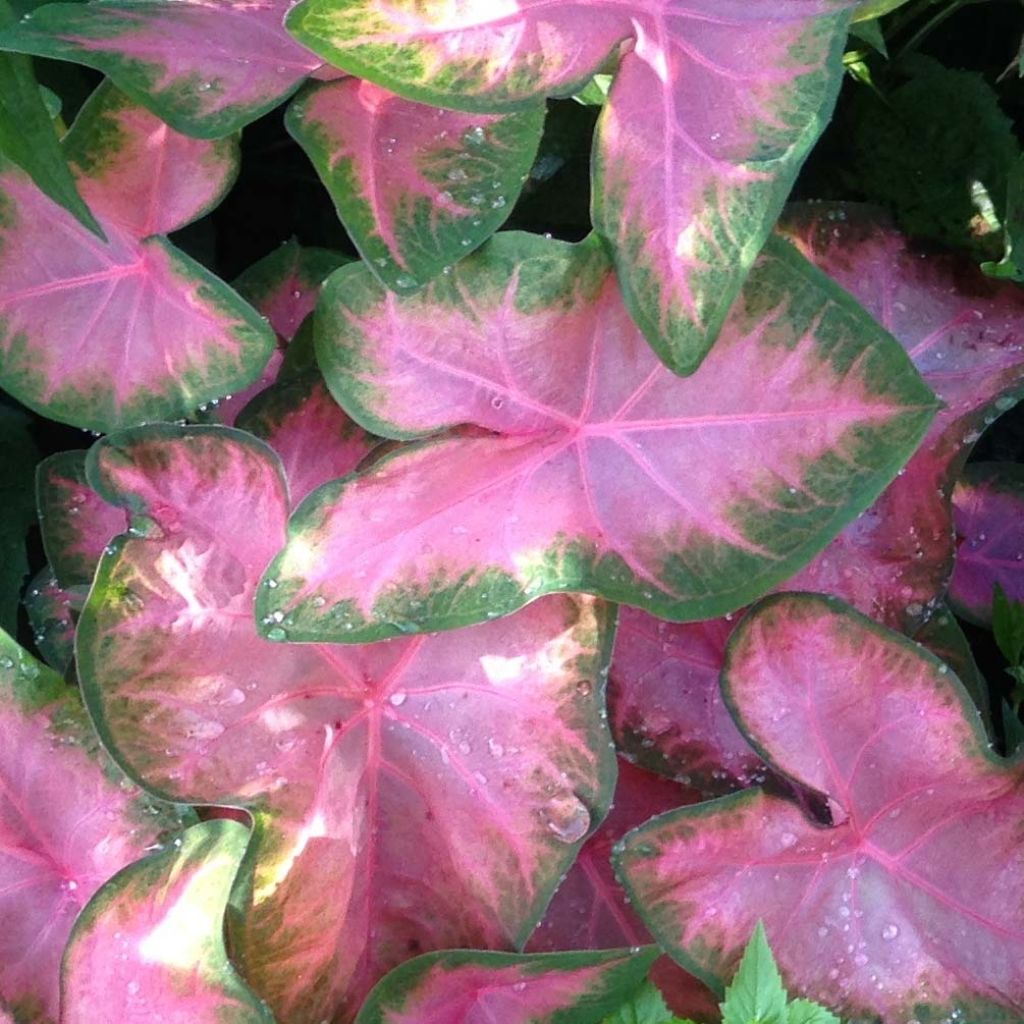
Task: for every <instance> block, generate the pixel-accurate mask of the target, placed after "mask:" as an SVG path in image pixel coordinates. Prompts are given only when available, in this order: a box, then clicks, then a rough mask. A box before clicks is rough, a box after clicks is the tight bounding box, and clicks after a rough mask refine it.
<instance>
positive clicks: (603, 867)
mask: <svg viewBox="0 0 1024 1024" xmlns="http://www.w3.org/2000/svg"><path fill="white" fill-rule="evenodd" d="M625 610H627V609H624V611H625ZM699 799H700V796H699V794H697V793H696V792H695V791H694V790H692V789H687V788H685V787H683V786H680V785H679V784H678V783H675V782H670V781H669V780H667V779H663V778H659V777H658V776H657V775H652V774H651V773H650V772H646V771H643V770H641V769H640V768H634V767H633V765H631V764H630V763H629V762H628V761H622V760H620V761H619V780H618V783H617V784H616V786H615V801H614V803H613V805H612V810H611V812H610V813H609V815H608V817H607V818H606V819H605V820H604V823H603V824H602V825H601V827H600V828H599V829H598V830H597V831H596V832H595V833H594V834H593V835H592V836H591V837H590V838H589V839H588V840H587V841H586V842H585V843H584V844H583V848H582V849H581V850H580V852H579V856H578V857H577V858H576V862H575V863H574V864H573V866H572V868H571V869H570V871H569V873H568V874H567V875H566V876H565V878H564V879H563V880H562V883H561V885H559V887H558V892H556V893H555V898H554V899H553V900H552V901H551V905H550V906H549V907H548V910H547V913H546V914H545V915H544V920H543V921H541V923H540V924H539V925H538V926H537V930H536V931H535V932H534V933H533V935H532V936H531V937H530V941H529V944H528V945H527V947H526V948H527V950H528V951H529V952H531V953H554V952H557V951H559V950H570V949H575V950H587V949H614V948H615V947H617V946H643V945H645V944H647V943H649V942H650V941H651V936H650V933H649V932H648V931H647V929H646V928H645V927H644V925H643V922H642V921H641V920H640V918H639V917H638V916H637V914H636V911H635V910H634V909H633V908H632V907H631V906H630V905H629V902H628V900H627V899H626V894H625V892H624V891H623V889H622V886H620V885H619V883H618V882H617V881H616V879H615V875H614V873H613V872H612V865H611V851H612V847H613V846H614V845H615V844H616V843H617V842H618V841H619V840H620V839H622V837H623V836H624V835H625V834H626V833H627V832H628V831H629V830H630V829H633V828H636V826H637V825H640V824H641V823H643V822H645V821H647V820H648V819H649V818H652V817H654V815H656V814H662V813H664V812H665V811H671V810H675V809H676V808H677V807H682V806H684V805H686V804H690V803H695V802H696V801H697V800H699ZM651 972H652V976H653V977H654V979H655V981H656V982H657V984H658V987H659V989H661V991H662V992H663V993H664V994H665V996H666V997H667V999H668V1001H669V1003H670V1004H671V1006H672V1008H673V1010H674V1011H675V1012H676V1013H678V1014H679V1015H680V1016H683V1017H689V1018H693V1019H695V1020H697V1019H699V1020H714V1019H716V1011H717V1004H716V1003H715V1000H714V999H713V998H712V996H711V993H710V992H708V990H707V988H705V987H704V986H703V985H702V984H701V983H700V982H699V981H698V980H697V979H696V978H694V977H693V976H692V975H690V974H687V973H686V972H685V971H683V970H682V969H681V968H679V967H678V966H676V965H675V964H673V963H672V961H671V960H669V959H668V958H667V957H661V958H659V959H658V960H657V961H655V963H654V965H653V966H652V968H651Z"/></svg>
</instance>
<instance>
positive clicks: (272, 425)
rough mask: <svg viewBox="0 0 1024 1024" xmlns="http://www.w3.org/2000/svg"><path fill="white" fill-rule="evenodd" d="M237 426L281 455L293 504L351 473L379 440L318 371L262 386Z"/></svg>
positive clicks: (240, 417)
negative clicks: (343, 405) (338, 399)
mask: <svg viewBox="0 0 1024 1024" xmlns="http://www.w3.org/2000/svg"><path fill="white" fill-rule="evenodd" d="M238 426H239V427H241V428H242V429H243V430H248V431H249V432H250V433H252V434H255V435H256V436H257V437H262V438H263V439H264V440H265V441H266V442H267V444H269V445H270V447H271V448H273V449H274V451H275V452H277V454H278V455H279V456H280V458H281V462H282V464H283V466H284V470H285V476H286V477H287V478H288V491H289V494H290V496H291V502H292V505H298V504H299V502H301V501H302V500H303V499H304V498H305V497H306V496H307V495H308V494H310V492H312V491H314V490H316V488H318V487H320V486H321V485H322V484H325V483H327V482H328V481H329V480H337V479H338V478H340V477H343V476H347V475H348V474H349V473H351V472H353V471H354V470H355V469H356V467H357V466H358V465H359V464H360V463H361V462H362V461H363V459H364V458H366V456H367V455H369V453H370V452H371V451H373V449H374V448H375V447H376V445H377V444H378V439H377V438H375V437H373V436H372V435H370V434H367V433H366V431H365V430H363V428H362V427H360V426H358V425H357V424H355V423H353V422H352V420H350V419H349V418H348V416H346V415H345V412H344V410H342V408H341V406H340V405H338V403H337V402H336V401H335V400H334V399H333V398H332V397H331V395H330V393H329V392H328V390H327V386H326V385H325V384H324V382H323V378H322V377H321V376H320V374H319V372H317V371H316V370H314V371H311V372H306V373H303V374H301V375H298V376H296V377H292V378H290V379H289V380H286V381H282V382H281V383H280V384H277V385H275V386H273V387H271V388H269V389H268V390H267V391H264V392H263V394H262V395H260V396H258V397H257V398H255V399H254V400H253V401H252V402H251V403H250V404H249V405H248V406H247V407H246V409H245V410H244V411H243V413H242V414H241V415H240V416H239V418H238Z"/></svg>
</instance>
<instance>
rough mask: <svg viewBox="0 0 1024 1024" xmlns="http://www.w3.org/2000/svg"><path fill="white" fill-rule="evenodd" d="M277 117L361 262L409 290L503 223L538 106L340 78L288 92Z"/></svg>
mask: <svg viewBox="0 0 1024 1024" xmlns="http://www.w3.org/2000/svg"><path fill="white" fill-rule="evenodd" d="M287 123H288V129H289V131H290V132H291V134H292V135H293V136H294V137H295V139H296V141H297V142H298V143H299V145H301V146H302V148H303V149H304V150H305V151H306V153H307V155H308V156H309V158H310V160H311V161H312V162H313V166H314V167H315V168H316V170H317V173H318V174H319V175H320V177H321V179H322V180H323V182H324V184H325V185H326V186H327V190H328V191H329V192H330V194H331V198H332V199H333V200H334V204H335V206H336V207H337V210H338V216H339V217H340V218H341V220H342V221H343V223H344V224H345V227H346V229H347V231H348V233H349V234H350V235H351V237H352V240H353V241H354V242H355V244H356V248H358V249H359V252H360V253H361V254H362V256H363V258H364V259H365V260H366V262H367V265H368V266H369V267H370V269H371V270H372V271H373V272H374V273H375V274H376V275H377V276H378V277H379V278H380V280H381V281H382V282H383V283H384V284H385V285H387V286H388V287H389V288H392V289H394V290H395V291H398V292H412V291H415V290H416V289H418V288H420V287H422V286H423V285H424V284H426V283H427V282H428V281H430V280H431V279H433V278H434V277H436V276H437V275H438V274H440V273H441V272H442V270H443V269H444V268H446V267H450V265H451V264H453V263H456V262H457V261H458V260H460V259H461V258H462V257H463V256H465V255H466V254H467V253H469V252H470V251H472V250H473V249H475V248H477V247H478V246H479V245H480V244H481V243H482V242H484V241H486V239H487V238H489V237H490V236H491V235H492V234H494V232H495V231H496V230H497V229H498V228H499V227H500V226H501V225H502V224H503V223H504V221H505V219H506V218H507V217H508V215H509V213H511V211H512V207H513V206H514V205H515V202H516V199H517V198H518V196H519V192H520V190H521V189H522V186H523V182H524V181H525V180H526V177H527V175H528V173H529V170H530V166H531V165H532V163H533V160H534V157H535V156H536V154H537V147H538V145H539V144H540V137H541V132H542V131H543V128H544V107H543V106H542V105H537V106H534V107H531V108H529V109H527V110H525V111H521V112H520V111H514V112H512V113H508V114H490V115H488V114H476V115H473V114H462V113H459V112H457V111H454V110H442V109H439V108H436V107H426V106H424V105H423V104H420V103H413V102H410V101H409V100H406V99H402V98H401V97H400V96H396V95H395V94H394V93H391V92H388V91H387V90H386V89H381V88H380V87H379V86H376V85H373V84H372V83H370V82H363V81H360V80H358V79H355V78H346V79H343V80H341V81H338V82H331V83H329V84H327V85H323V86H320V87H319V88H317V89H315V90H313V91H311V92H309V93H308V94H306V95H304V96H302V97H301V98H300V99H298V100H297V101H296V102H295V103H293V104H292V105H291V107H290V108H289V111H288V117H287Z"/></svg>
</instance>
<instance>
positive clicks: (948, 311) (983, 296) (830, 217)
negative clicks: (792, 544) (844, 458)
mask: <svg viewBox="0 0 1024 1024" xmlns="http://www.w3.org/2000/svg"><path fill="white" fill-rule="evenodd" d="M785 231H786V233H787V234H788V235H790V237H792V238H793V240H794V241H795V242H796V243H797V245H798V246H799V247H800V249H801V250H802V251H803V252H804V254H805V255H806V256H807V257H808V258H809V259H810V260H811V261H812V262H814V263H815V264H817V265H818V266H819V267H820V268H821V269H822V270H824V271H825V272H826V273H827V274H829V275H830V276H831V277H832V278H834V279H835V280H836V281H837V282H838V283H839V284H840V285H842V286H843V287H844V288H845V289H846V290H847V291H849V292H850V293H851V294H852V295H853V296H854V297H855V298H857V299H858V300H859V301H860V302H862V303H863V304H864V305H865V307H866V308H867V309H868V310H869V311H870V312H871V313H872V314H873V315H874V316H875V317H876V318H877V319H878V320H879V321H880V322H881V323H882V324H883V325H884V326H885V327H887V328H888V329H889V330H890V331H892V333H893V334H894V335H895V336H896V338H897V339H898V340H899V341H900V343H901V344H902V345H903V347H904V348H905V349H906V350H907V353H908V355H909V356H910V358H911V359H912V360H913V361H914V365H915V366H916V367H917V369H918V370H919V371H920V373H921V375H922V377H923V378H924V380H925V381H926V382H927V384H928V385H929V386H930V387H931V388H932V389H933V390H934V391H935V393H936V394H937V395H938V396H939V398H940V399H942V401H943V402H944V403H945V408H944V409H942V410H940V411H939V413H938V415H937V416H936V417H935V421H934V422H933V423H932V425H931V428H930V430H929V432H928V435H927V437H926V438H925V440H924V442H923V444H922V445H921V447H920V448H919V449H918V451H917V452H916V454H915V455H914V456H913V458H911V460H910V461H909V462H908V463H907V465H906V467H905V469H904V470H903V471H902V472H901V474H900V476H898V477H897V478H896V479H895V480H894V481H893V482H892V484H890V486H889V487H888V489H887V490H886V491H885V493H884V494H883V495H882V496H881V498H879V500H878V501H877V502H876V503H875V504H874V506H873V507H872V508H870V509H869V510H868V511H867V512H866V513H865V514H864V515H863V516H861V517H860V518H858V519H857V520H855V521H854V522H853V523H851V524H850V525H849V526H848V527H847V528H846V529H845V530H844V531H843V532H842V534H840V536H839V537H838V538H837V539H836V540H835V541H834V542H833V543H832V544H831V545H830V546H829V547H828V548H826V549H825V551H823V552H822V554H821V555H820V556H819V557H818V558H817V559H815V560H814V561H813V562H812V563H811V564H810V565H809V566H808V567H807V568H806V569H805V570H803V571H802V572H800V573H799V574H798V575H797V576H795V577H794V578H793V579H791V580H789V581H788V582H787V583H786V588H787V589H790V590H816V591H820V592H822V593H828V594H834V595H837V596H839V597H842V598H843V599H844V600H845V601H849V602H850V603H851V604H853V605H854V606H855V607H856V608H858V609H859V610H860V611H862V612H864V613H865V614H867V615H870V616H871V617H872V618H876V619H878V620H879V621H881V622H884V623H885V624H886V625H888V626H891V627H893V628H897V629H900V630H901V631H903V632H907V633H911V634H912V633H913V632H914V631H915V630H916V629H917V628H918V627H919V626H920V625H921V623H922V621H923V620H924V619H926V618H927V617H928V616H929V615H930V614H931V613H932V611H933V609H934V606H935V604H936V602H937V601H938V600H939V599H940V598H941V596H942V594H943V592H944V591H945V589H946V585H947V583H948V582H949V578H950V574H951V573H952V571H953V554H954V544H953V520H952V511H951V508H950V494H951V492H952V489H953V484H954V482H955V480H956V477H957V475H958V474H959V472H960V469H961V468H962V466H963V464H964V462H965V461H966V459H967V456H968V455H969V454H970V451H971V448H972V446H973V445H974V442H975V441H976V440H977V439H978V437H979V436H980V434H981V431H982V430H983V429H984V427H985V426H986V425H987V424H989V423H991V422H992V421H993V420H994V419H995V417H996V416H998V415H999V414H1000V413H1002V412H1005V411H1006V410H1007V409H1009V408H1011V407H1012V406H1013V405H1014V404H1015V403H1016V402H1017V400H1018V399H1019V398H1020V397H1021V395H1024V326H1022V325H1024V291H1022V290H1021V289H1020V288H1018V287H1016V286H1015V285H1013V284H1008V283H998V282H994V281H992V280H991V279H990V278H987V277H985V275H984V274H982V273H981V272H980V271H979V270H978V269H977V267H975V266H974V265H973V264H972V263H971V262H970V260H968V259H966V258H964V257H962V256H956V255H952V254H950V255H943V254H941V253H936V252H934V251H929V250H924V249H920V248H918V247H917V246H915V245H913V244H912V243H910V242H909V241H908V240H907V239H906V238H904V237H903V236H902V235H900V234H898V233H897V232H895V231H894V230H893V229H892V228H891V226H890V225H889V224H888V222H887V220H886V219H885V218H884V217H882V216H880V215H879V213H878V211H876V210H873V209H871V208H868V207H858V206H855V205H844V206H822V205H821V204H812V205H808V206H802V207H796V208H794V209H793V211H792V213H791V216H789V217H788V218H787V220H786V224H785Z"/></svg>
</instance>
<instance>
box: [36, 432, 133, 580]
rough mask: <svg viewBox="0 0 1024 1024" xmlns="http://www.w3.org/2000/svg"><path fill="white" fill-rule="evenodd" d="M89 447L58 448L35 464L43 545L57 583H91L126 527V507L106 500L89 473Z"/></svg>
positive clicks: (37, 501) (37, 500)
mask: <svg viewBox="0 0 1024 1024" xmlns="http://www.w3.org/2000/svg"><path fill="white" fill-rule="evenodd" d="M86 456H87V453H86V452H85V451H71V452H58V453H57V454H56V455H51V456H49V457H48V458H46V459H44V460H43V461H42V462H40V463H39V465H38V467H37V468H36V503H37V505H38V508H39V527H40V530H41V531H42V535H43V549H44V550H45V552H46V557H47V559H48V560H49V562H50V567H51V568H52V569H53V575H54V579H55V581H56V582H57V584H58V586H60V587H62V588H63V589H65V590H70V589H72V588H74V587H88V586H89V585H90V584H91V583H92V577H93V574H94V573H95V572H96V565H97V563H98V562H99V560H100V555H102V554H103V549H104V548H105V547H106V546H107V544H108V543H109V541H110V540H111V538H113V537H116V536H117V535H118V534H119V533H124V531H125V530H126V529H127V528H128V517H127V516H126V515H125V513H124V510H123V509H120V508H116V507H114V506H112V505H109V504H107V502H105V501H104V500H103V499H102V498H101V497H100V496H99V495H98V494H97V493H96V492H95V491H94V490H93V489H92V487H90V486H89V482H88V481H87V480H86V478H85V460H86Z"/></svg>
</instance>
